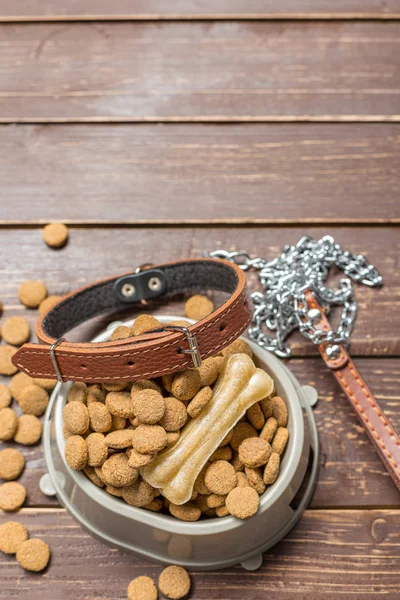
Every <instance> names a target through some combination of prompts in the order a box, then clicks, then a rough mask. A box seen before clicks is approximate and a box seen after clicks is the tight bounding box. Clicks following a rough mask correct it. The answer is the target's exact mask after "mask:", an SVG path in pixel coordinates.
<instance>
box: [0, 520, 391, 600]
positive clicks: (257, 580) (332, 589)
mask: <svg viewBox="0 0 400 600" xmlns="http://www.w3.org/2000/svg"><path fill="white" fill-rule="evenodd" d="M13 519H15V520H17V521H20V522H22V523H23V524H24V525H26V526H27V527H28V529H29V531H30V533H31V536H32V537H40V538H42V539H44V540H45V541H46V542H48V544H49V545H50V547H51V549H52V558H51V563H50V566H49V568H48V570H47V571H46V573H45V575H43V576H40V575H39V576H38V575H35V574H31V573H26V572H24V571H23V570H22V569H21V568H20V567H19V566H18V564H17V562H16V561H15V558H14V557H10V556H3V557H2V559H1V562H0V569H1V574H2V585H1V588H0V598H1V599H2V600H10V599H11V598H13V599H17V598H18V599H19V600H22V599H24V600H25V598H31V599H32V600H39V599H43V600H54V599H55V598H56V599H57V600H68V599H69V598H71V597H73V598H74V599H76V600H89V599H90V600H92V599H93V600H94V599H96V600H115V599H116V598H125V597H126V589H127V587H128V584H129V582H130V581H131V580H132V579H133V578H134V577H137V576H139V575H144V574H146V575H148V576H150V577H153V578H154V579H155V581H157V580H158V577H159V575H160V573H161V570H162V568H161V567H160V566H157V565H154V564H151V563H150V562H149V561H147V560H141V559H138V558H135V557H134V556H132V555H130V554H126V553H122V552H120V551H118V550H113V549H111V548H109V547H108V546H106V545H104V544H102V543H101V542H100V541H97V540H95V539H93V538H92V537H90V536H89V534H87V533H86V532H84V531H83V530H81V528H80V527H79V525H77V523H76V522H75V521H74V520H73V519H72V518H71V517H69V516H68V515H67V514H66V513H65V511H63V510H35V511H31V510H23V511H21V512H20V513H19V514H17V515H15V516H14V517H13ZM4 520H5V518H4V516H0V522H1V521H4ZM399 568H400V511H399V510H354V511H346V510H334V511H307V512H306V513H305V514H304V515H303V518H302V519H301V520H300V522H299V523H298V525H297V526H296V528H295V529H294V530H293V531H291V532H290V533H289V535H288V536H287V537H286V538H285V540H283V541H282V542H280V543H279V544H278V545H277V546H275V547H274V548H273V549H271V550H270V551H269V552H268V553H266V555H265V559H264V563H263V566H262V567H261V569H260V570H259V571H254V572H248V571H245V570H244V569H243V568H242V567H239V566H238V567H234V568H229V569H225V570H223V571H216V572H192V573H191V577H192V593H191V596H190V597H191V598H195V599H196V600H217V599H218V600H265V598H277V599H285V600H288V599H289V598H290V599H295V600H297V599H298V600H303V599H304V598H308V599H309V600H325V599H326V600H333V599H334V600H337V598H349V597H351V598H354V599H356V600H376V598H378V597H381V595H382V596H383V597H385V598H388V600H396V599H397V598H398V589H399V587H398V584H399Z"/></svg>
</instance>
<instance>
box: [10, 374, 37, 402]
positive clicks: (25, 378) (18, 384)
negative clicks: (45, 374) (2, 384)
mask: <svg viewBox="0 0 400 600" xmlns="http://www.w3.org/2000/svg"><path fill="white" fill-rule="evenodd" d="M33 383H34V380H33V379H32V378H31V377H29V375H27V374H26V373H22V371H21V372H20V373H17V374H16V375H14V377H12V378H11V381H10V391H11V395H12V397H13V398H15V399H16V401H17V402H19V401H20V398H21V392H22V391H23V390H24V389H25V388H26V387H27V386H28V385H32V384H33Z"/></svg>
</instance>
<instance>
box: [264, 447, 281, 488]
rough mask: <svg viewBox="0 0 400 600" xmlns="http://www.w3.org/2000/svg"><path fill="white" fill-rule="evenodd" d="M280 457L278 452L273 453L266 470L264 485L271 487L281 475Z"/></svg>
mask: <svg viewBox="0 0 400 600" xmlns="http://www.w3.org/2000/svg"><path fill="white" fill-rule="evenodd" d="M279 466H280V455H279V454H278V453H277V452H272V454H271V456H270V457H269V461H268V462H267V464H266V466H265V469H264V478H263V479H264V483H265V484H266V485H271V484H273V483H275V481H276V479H277V477H278V475H279Z"/></svg>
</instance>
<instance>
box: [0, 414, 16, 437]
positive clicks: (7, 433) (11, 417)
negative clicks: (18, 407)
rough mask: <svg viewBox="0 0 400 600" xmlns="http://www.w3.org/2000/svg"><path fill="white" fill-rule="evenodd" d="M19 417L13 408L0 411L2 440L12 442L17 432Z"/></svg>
mask: <svg viewBox="0 0 400 600" xmlns="http://www.w3.org/2000/svg"><path fill="white" fill-rule="evenodd" d="M17 427H18V417H17V415H16V414H15V412H14V411H13V409H12V408H2V409H1V410H0V440H1V441H3V442H7V441H8V440H12V438H13V437H14V435H15V434H16V432H17Z"/></svg>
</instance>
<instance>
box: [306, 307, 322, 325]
mask: <svg viewBox="0 0 400 600" xmlns="http://www.w3.org/2000/svg"><path fill="white" fill-rule="evenodd" d="M307 316H308V318H309V319H310V321H311V323H312V324H313V325H316V324H318V323H320V322H321V311H319V310H318V308H310V310H309V311H308V313H307Z"/></svg>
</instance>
